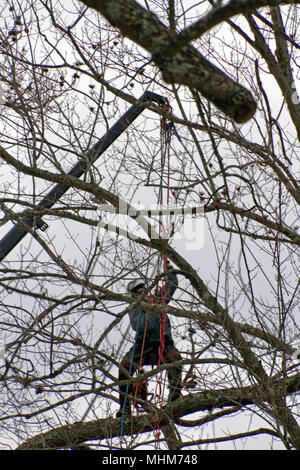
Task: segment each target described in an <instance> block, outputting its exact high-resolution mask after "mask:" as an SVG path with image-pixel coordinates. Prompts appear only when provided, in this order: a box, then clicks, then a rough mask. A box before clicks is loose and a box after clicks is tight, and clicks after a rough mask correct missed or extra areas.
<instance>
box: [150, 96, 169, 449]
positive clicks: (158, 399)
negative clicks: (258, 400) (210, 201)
mask: <svg viewBox="0 0 300 470" xmlns="http://www.w3.org/2000/svg"><path fill="white" fill-rule="evenodd" d="M164 109H165V110H166V111H169V110H170V105H169V103H167V104H166V105H165V106H164ZM161 136H162V147H165V151H166V152H165V155H164V157H165V156H167V171H168V176H167V200H166V203H167V205H169V202H170V132H169V130H168V125H167V120H166V118H165V117H163V118H162V119H161ZM164 163H165V162H164V159H163V158H162V172H163V169H164V168H163V167H164ZM159 202H160V204H161V205H162V204H163V202H164V201H163V191H162V179H161V191H160V201H159ZM163 235H169V233H168V234H166V233H165V234H163ZM160 236H161V227H160ZM167 267H168V260H167V256H166V255H163V268H164V271H166V270H167ZM166 295H167V279H166V276H165V277H164V280H163V285H162V288H161V304H162V305H163V304H165V303H166ZM159 319H160V343H159V349H158V363H157V365H158V366H160V365H161V364H163V363H164V349H165V326H166V313H165V312H160V313H159ZM162 374H163V373H162V372H161V373H160V376H159V378H158V380H157V384H156V390H155V406H160V408H162V405H163V386H162ZM159 423H160V417H159V416H157V418H156V420H155V424H154V435H155V440H156V444H155V447H156V449H157V448H158V440H159V437H160V427H159Z"/></svg>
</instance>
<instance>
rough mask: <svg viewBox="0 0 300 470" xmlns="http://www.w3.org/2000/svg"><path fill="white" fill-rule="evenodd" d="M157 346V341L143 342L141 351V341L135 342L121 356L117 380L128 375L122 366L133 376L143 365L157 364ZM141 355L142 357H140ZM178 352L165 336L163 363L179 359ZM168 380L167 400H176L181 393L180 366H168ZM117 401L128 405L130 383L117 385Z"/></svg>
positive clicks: (124, 378) (130, 392)
mask: <svg viewBox="0 0 300 470" xmlns="http://www.w3.org/2000/svg"><path fill="white" fill-rule="evenodd" d="M159 346H160V344H159V343H158V342H145V345H144V350H143V351H142V342H137V343H136V344H135V346H134V347H132V348H131V349H130V350H129V351H128V352H127V353H126V354H125V356H124V357H123V359H122V361H121V362H120V368H119V380H126V379H128V376H127V375H126V373H124V372H123V371H122V368H124V369H125V370H126V371H127V372H128V374H130V375H131V376H133V374H134V372H135V371H136V370H137V369H138V368H139V367H140V366H144V365H157V364H158V360H159ZM141 356H142V357H141ZM181 359H182V358H181V355H180V352H179V351H178V350H177V349H176V348H175V346H174V344H173V342H172V341H170V339H169V338H168V337H165V345H164V350H163V360H162V363H163V364H171V363H172V362H176V361H180V360H181ZM167 374H168V382H169V390H170V391H169V397H168V401H174V400H177V398H179V397H180V394H181V375H182V366H181V365H179V366H176V367H170V368H169V369H168V372H167ZM119 392H120V393H119V396H120V398H119V401H120V406H121V407H123V406H124V401H125V399H126V403H125V406H126V407H127V406H130V398H129V397H128V395H132V385H129V386H128V387H127V385H122V386H120V387H119Z"/></svg>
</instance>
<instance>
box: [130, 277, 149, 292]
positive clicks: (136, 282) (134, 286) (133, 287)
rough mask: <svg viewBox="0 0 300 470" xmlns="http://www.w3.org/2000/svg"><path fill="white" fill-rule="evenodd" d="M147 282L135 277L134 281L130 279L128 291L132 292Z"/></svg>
mask: <svg viewBox="0 0 300 470" xmlns="http://www.w3.org/2000/svg"><path fill="white" fill-rule="evenodd" d="M144 286H145V283H144V281H143V279H135V280H134V281H130V282H129V284H128V286H127V291H128V292H130V293H131V294H132V293H133V292H134V291H136V289H138V288H139V287H144Z"/></svg>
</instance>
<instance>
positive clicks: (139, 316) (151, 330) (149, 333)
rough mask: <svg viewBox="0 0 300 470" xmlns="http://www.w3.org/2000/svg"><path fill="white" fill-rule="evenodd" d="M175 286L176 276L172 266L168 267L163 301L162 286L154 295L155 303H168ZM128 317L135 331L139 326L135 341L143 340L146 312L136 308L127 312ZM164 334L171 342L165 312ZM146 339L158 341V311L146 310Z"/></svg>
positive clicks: (176, 282)
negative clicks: (156, 294)
mask: <svg viewBox="0 0 300 470" xmlns="http://www.w3.org/2000/svg"><path fill="white" fill-rule="evenodd" d="M177 286H178V279H177V276H176V274H175V273H174V272H173V268H172V267H169V268H168V271H167V283H166V296H165V302H163V300H164V299H163V297H162V288H161V289H160V292H159V294H158V296H156V297H155V300H154V301H155V303H157V304H163V303H164V304H168V303H169V302H170V300H171V299H172V296H173V294H174V292H175V290H176V288H177ZM129 319H130V323H131V326H132V328H133V329H134V330H135V331H136V330H137V326H138V327H139V328H138V335H137V341H143V338H144V330H145V324H146V312H145V311H144V310H141V309H138V308H136V309H133V310H131V311H130V312H129ZM165 336H167V338H169V339H170V341H172V342H173V340H172V333H171V324H170V320H169V318H168V315H167V314H166V323H165ZM146 341H147V342H148V343H151V342H159V341H160V318H159V312H152V311H149V312H148V319H147V329H146Z"/></svg>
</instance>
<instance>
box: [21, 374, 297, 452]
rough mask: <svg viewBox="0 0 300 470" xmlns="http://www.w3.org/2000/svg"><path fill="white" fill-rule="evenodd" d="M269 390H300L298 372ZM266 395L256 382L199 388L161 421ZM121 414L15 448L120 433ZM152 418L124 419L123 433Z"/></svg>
mask: <svg viewBox="0 0 300 470" xmlns="http://www.w3.org/2000/svg"><path fill="white" fill-rule="evenodd" d="M271 384H272V390H273V391H274V394H276V395H278V396H287V395H290V394H293V393H296V392H298V391H300V374H296V375H294V376H292V377H289V378H287V379H284V380H277V381H273V382H272V383H271ZM264 399H265V397H264V394H263V392H262V391H261V389H260V388H259V387H257V386H252V387H244V388H231V389H222V390H213V391H208V392H200V393H195V394H191V395H187V396H186V397H183V398H181V399H179V400H177V401H176V402H174V403H173V404H169V405H167V406H166V407H165V408H164V413H163V414H162V417H161V421H160V425H161V426H164V425H166V424H168V421H169V419H170V417H173V419H175V420H176V418H180V417H182V416H185V415H187V414H190V413H195V412H196V411H210V410H212V409H214V408H225V407H227V406H237V405H239V406H246V405H255V404H258V403H262V402H263V401H264ZM120 424H121V418H118V419H113V418H111V417H110V418H106V419H99V420H93V421H89V422H87V423H81V422H79V423H73V424H67V425H65V426H61V427H59V428H56V429H52V430H51V431H48V432H46V433H42V434H39V435H37V436H35V437H33V438H31V439H29V440H28V441H26V442H24V443H23V444H21V445H20V446H19V447H18V449H17V450H33V449H58V448H66V447H67V448H69V447H74V445H78V444H81V443H84V442H87V441H91V440H97V441H100V440H102V439H105V438H106V437H109V438H112V437H118V436H119V435H120ZM153 426H154V421H153V419H152V418H151V416H150V415H142V416H138V417H132V418H131V419H126V421H125V424H124V432H123V435H131V434H137V433H143V432H149V431H152V430H153Z"/></svg>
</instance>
